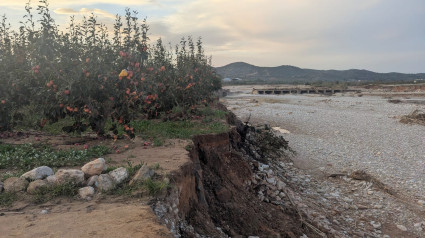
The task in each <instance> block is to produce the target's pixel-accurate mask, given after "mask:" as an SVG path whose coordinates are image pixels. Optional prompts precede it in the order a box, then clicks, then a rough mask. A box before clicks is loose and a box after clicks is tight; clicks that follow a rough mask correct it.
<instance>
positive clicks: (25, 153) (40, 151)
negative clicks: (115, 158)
mask: <svg viewBox="0 0 425 238" xmlns="http://www.w3.org/2000/svg"><path fill="white" fill-rule="evenodd" d="M109 152H110V150H109V148H107V147H105V146H93V147H91V148H89V149H87V150H74V149H73V150H54V149H53V148H51V147H50V146H48V145H32V144H23V145H8V144H0V169H20V170H28V169H32V168H34V167H38V166H43V165H45V166H49V167H63V166H76V165H81V164H83V163H85V162H87V161H88V160H90V159H92V158H93V157H99V156H102V155H105V154H107V153H109Z"/></svg>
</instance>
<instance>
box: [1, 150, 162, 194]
mask: <svg viewBox="0 0 425 238" xmlns="http://www.w3.org/2000/svg"><path fill="white" fill-rule="evenodd" d="M107 168H108V167H107V165H106V163H105V159H103V158H98V159H96V160H93V161H91V162H89V163H87V164H85V165H84V166H83V167H81V169H59V170H58V171H57V172H56V173H54V172H53V170H52V169H51V168H49V167H47V166H41V167H38V168H35V169H33V170H31V171H28V172H26V173H24V174H23V175H22V176H21V177H10V178H8V179H6V180H5V181H4V183H2V182H0V192H2V191H3V190H4V191H5V192H27V193H29V194H35V193H37V191H39V190H41V189H43V188H45V187H49V186H55V185H60V184H64V183H74V184H77V185H79V186H81V188H80V189H79V190H78V194H79V195H80V197H81V198H83V199H88V200H90V199H91V198H92V197H93V195H94V194H95V192H96V191H104V192H105V191H109V190H112V189H114V188H115V187H116V186H117V185H119V184H122V183H123V182H125V181H127V178H128V176H129V174H128V171H127V169H126V168H124V167H120V168H117V169H114V170H112V171H110V172H109V173H103V172H104V171H106V169H107ZM154 174H155V171H154V170H152V169H151V168H149V167H148V166H146V165H144V166H142V167H141V168H140V169H139V171H137V173H136V174H135V175H134V177H133V178H132V179H131V181H130V185H131V184H133V183H135V182H136V181H142V180H145V179H148V178H150V177H152V176H153V175H154Z"/></svg>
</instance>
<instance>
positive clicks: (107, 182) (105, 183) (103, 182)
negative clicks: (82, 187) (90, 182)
mask: <svg viewBox="0 0 425 238" xmlns="http://www.w3.org/2000/svg"><path fill="white" fill-rule="evenodd" d="M95 186H96V187H97V188H98V189H100V190H102V191H109V190H111V189H113V188H115V183H114V180H113V179H112V177H111V176H110V175H109V174H101V175H99V177H98V178H97V181H96V183H95Z"/></svg>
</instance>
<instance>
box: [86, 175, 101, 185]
mask: <svg viewBox="0 0 425 238" xmlns="http://www.w3.org/2000/svg"><path fill="white" fill-rule="evenodd" d="M98 177H99V175H93V176H91V177H90V178H89V179H87V186H93V185H94V184H95V183H96V181H97V178H98Z"/></svg>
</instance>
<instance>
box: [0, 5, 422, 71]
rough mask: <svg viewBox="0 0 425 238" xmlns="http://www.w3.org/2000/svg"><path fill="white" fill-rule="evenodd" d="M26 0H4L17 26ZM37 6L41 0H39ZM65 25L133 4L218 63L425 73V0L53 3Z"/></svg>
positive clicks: (159, 29) (153, 23) (167, 35)
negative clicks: (199, 43) (198, 42)
mask: <svg viewBox="0 0 425 238" xmlns="http://www.w3.org/2000/svg"><path fill="white" fill-rule="evenodd" d="M26 2H27V1H25V0H1V1H0V14H1V15H3V14H6V16H7V17H8V18H9V21H10V22H11V23H16V22H18V21H19V20H21V19H22V16H23V15H24V14H25V11H24V6H25V3H26ZM32 2H33V4H32V5H33V6H34V9H35V8H36V4H37V3H38V1H34V0H33V1H32ZM49 3H50V9H51V10H52V11H53V12H54V13H53V17H54V18H55V19H56V21H57V24H59V25H62V26H65V25H66V22H67V20H68V19H69V17H70V16H71V15H76V16H81V15H83V14H85V15H89V14H90V13H91V12H94V13H96V15H98V17H99V20H100V21H102V22H105V23H107V24H109V25H110V24H112V23H113V21H114V15H115V14H121V15H123V14H124V9H125V7H130V8H131V9H132V10H137V11H139V12H140V16H141V17H147V18H148V24H149V25H150V28H151V30H150V38H151V39H153V40H154V39H157V38H158V37H159V36H161V37H162V38H163V40H164V41H165V42H172V43H173V44H175V43H177V42H178V40H179V39H180V38H181V37H183V36H187V35H192V36H193V37H194V38H197V37H198V36H202V38H203V41H204V44H205V48H206V51H207V54H209V55H212V56H213V65H214V66H222V65H226V64H228V63H232V62H236V61H244V62H247V63H251V64H255V65H258V66H279V65H294V66H298V67H301V68H313V69H351V68H357V69H367V70H372V71H376V72H403V73H419V72H425V0H84V1H80V0H79V1H72V0H50V1H49Z"/></svg>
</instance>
